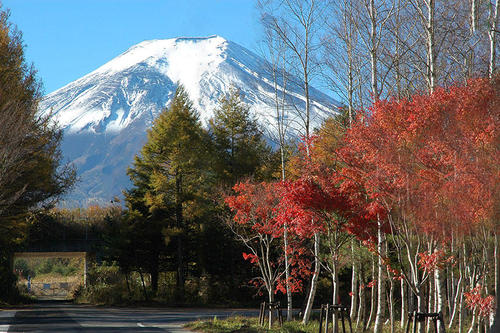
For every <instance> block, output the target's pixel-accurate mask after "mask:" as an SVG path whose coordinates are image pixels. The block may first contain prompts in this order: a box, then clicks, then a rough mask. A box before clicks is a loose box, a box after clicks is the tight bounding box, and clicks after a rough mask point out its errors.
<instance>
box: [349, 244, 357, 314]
mask: <svg viewBox="0 0 500 333" xmlns="http://www.w3.org/2000/svg"><path fill="white" fill-rule="evenodd" d="M351 255H352V276H351V312H350V314H349V316H350V317H351V320H352V319H354V317H356V310H357V307H358V302H357V300H358V272H357V263H356V258H355V256H354V240H352V241H351Z"/></svg>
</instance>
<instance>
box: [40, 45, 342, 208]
mask: <svg viewBox="0 0 500 333" xmlns="http://www.w3.org/2000/svg"><path fill="white" fill-rule="evenodd" d="M265 66H266V63H265V61H264V60H263V59H262V58H260V57H259V56H257V55H255V54H254V53H252V52H251V51H249V50H248V49H246V48H244V47H242V46H240V45H238V44H236V43H233V42H231V41H228V40H225V39H224V38H222V37H219V36H211V37H206V38H174V39H165V40H151V41H144V42H142V43H139V44H137V45H135V46H132V47H131V48H130V49H128V50H127V51H126V52H124V53H123V54H121V55H119V56H118V57H116V58H114V59H113V60H111V61H109V62H108V63H106V64H104V65H103V66H101V67H99V68H98V69H96V70H95V71H93V72H91V73H89V74H87V75H85V76H84V77H82V78H80V79H78V80H76V81H74V82H72V83H69V84H68V85H66V86H64V87H62V88H60V89H58V90H56V91H55V92H53V93H51V94H49V95H47V96H45V97H44V99H43V100H42V102H41V103H40V110H41V111H42V112H52V113H53V115H54V117H55V119H56V120H57V121H58V122H59V124H60V126H62V128H63V129H64V132H65V136H64V140H63V144H62V150H63V154H64V156H65V158H66V159H68V160H69V161H72V162H73V163H74V164H75V165H76V166H77V168H78V174H79V177H80V182H79V183H78V184H77V186H76V188H75V190H74V191H73V192H72V193H71V194H70V195H68V197H67V198H66V202H67V204H69V205H83V206H85V205H87V204H89V203H92V202H94V201H97V202H101V203H102V202H109V200H111V198H113V196H115V195H120V194H121V191H122V190H123V189H124V188H127V187H128V186H130V183H129V181H128V177H127V175H126V169H127V167H128V166H130V165H131V163H132V161H133V157H134V155H135V154H136V153H137V152H138V151H139V150H140V148H141V147H142V145H143V144H144V143H145V140H146V131H147V129H148V128H150V127H151V124H152V122H153V120H154V119H155V118H156V116H157V115H158V114H159V113H160V112H161V111H162V110H163V109H164V108H165V107H166V106H168V103H169V101H170V99H171V97H172V96H173V93H174V91H175V87H176V85H177V83H178V82H179V83H181V84H183V85H184V87H185V88H186V90H187V92H188V93H189V95H190V97H191V99H192V100H193V104H194V106H195V108H196V109H197V110H198V111H199V113H200V119H201V121H202V122H203V123H204V124H206V123H207V121H208V119H210V118H211V117H212V115H213V110H214V109H215V108H216V107H217V101H218V100H219V98H220V97H221V96H222V95H223V94H225V93H227V92H228V91H229V89H230V87H231V86H234V87H237V88H238V89H240V91H241V92H242V94H243V96H244V98H245V101H246V102H247V103H248V104H249V105H250V106H251V110H252V112H254V114H255V115H256V117H257V119H258V121H259V122H260V123H261V125H262V127H263V129H264V132H265V133H268V132H272V131H273V130H272V123H273V105H274V102H273V98H272V96H273V86H272V80H271V78H270V76H269V75H268V74H266V72H265V70H264V68H265ZM287 90H288V99H289V102H290V104H292V103H293V105H296V106H298V107H299V108H301V107H302V108H303V107H304V97H303V93H302V91H301V88H300V85H298V84H297V85H292V84H288V86H287ZM311 96H312V99H313V101H314V102H313V108H312V112H311V116H312V121H311V122H312V125H313V127H314V126H317V125H319V123H320V121H321V119H324V118H325V117H327V116H328V115H329V114H331V112H332V110H334V109H335V105H338V104H337V103H336V102H335V101H334V100H332V99H331V98H329V97H328V96H327V95H325V94H323V93H321V92H319V91H318V90H315V89H312V91H311ZM291 118H292V116H291ZM291 120H292V123H298V122H295V121H293V119H291ZM297 131H300V130H299V129H298V130H297Z"/></svg>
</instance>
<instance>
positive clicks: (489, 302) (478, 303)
mask: <svg viewBox="0 0 500 333" xmlns="http://www.w3.org/2000/svg"><path fill="white" fill-rule="evenodd" d="M481 289H482V287H481V286H480V285H478V286H477V287H476V288H473V289H471V290H470V291H469V292H464V296H465V303H466V304H467V307H468V308H469V309H471V310H472V311H477V313H478V315H479V316H481V317H485V318H486V317H488V316H489V315H490V314H491V313H492V312H493V311H494V309H495V304H494V301H495V299H494V297H493V296H491V295H489V296H485V297H483V296H481Z"/></svg>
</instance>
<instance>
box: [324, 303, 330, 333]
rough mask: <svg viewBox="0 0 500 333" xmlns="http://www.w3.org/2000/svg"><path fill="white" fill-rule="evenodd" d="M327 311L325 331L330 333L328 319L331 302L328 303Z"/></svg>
mask: <svg viewBox="0 0 500 333" xmlns="http://www.w3.org/2000/svg"><path fill="white" fill-rule="evenodd" d="M325 309H326V311H325V333H328V320H329V319H330V316H329V310H330V304H328V303H326V308H325Z"/></svg>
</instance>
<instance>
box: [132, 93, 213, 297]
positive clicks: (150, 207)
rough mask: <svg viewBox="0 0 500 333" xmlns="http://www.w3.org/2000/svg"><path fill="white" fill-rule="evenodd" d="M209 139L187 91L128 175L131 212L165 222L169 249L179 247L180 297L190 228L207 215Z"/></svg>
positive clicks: (153, 131)
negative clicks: (130, 185)
mask: <svg viewBox="0 0 500 333" xmlns="http://www.w3.org/2000/svg"><path fill="white" fill-rule="evenodd" d="M210 156H211V154H210V138H209V136H208V134H207V132H206V131H205V130H204V129H203V128H202V126H201V124H200V122H199V119H198V114H197V112H196V111H195V110H194V109H193V106H192V103H191V101H190V100H189V97H188V95H187V93H186V91H185V90H184V88H183V87H182V86H179V87H178V88H177V90H176V92H175V96H174V98H173V100H172V102H171V104H170V106H169V108H168V110H165V111H164V112H163V113H162V114H160V116H159V117H158V118H157V119H156V120H155V122H154V124H153V127H152V129H151V130H150V131H149V132H148V140H147V143H146V144H145V145H144V147H143V148H142V150H141V152H140V155H138V156H136V158H135V162H134V166H133V167H132V168H130V169H129V170H128V174H129V176H130V179H131V180H132V183H133V184H134V188H133V189H132V190H130V191H128V193H127V194H126V201H127V203H128V205H129V209H132V210H137V211H139V212H140V213H141V214H142V215H143V216H148V217H149V218H150V219H151V220H155V221H158V220H160V221H163V236H164V239H165V241H166V243H167V245H168V246H171V247H172V245H173V244H175V246H173V247H175V250H174V253H173V256H174V257H175V258H176V264H177V287H178V292H179V296H180V297H183V294H184V278H185V274H186V272H185V267H186V261H185V259H186V258H185V257H186V251H187V249H186V246H185V244H186V242H187V241H188V240H187V237H188V232H189V230H190V224H192V223H194V222H195V221H196V220H197V218H199V217H200V216H202V215H203V214H204V207H205V201H206V199H205V198H206V193H207V189H208V187H209V184H210V182H211V178H212V177H211V172H210V169H211V168H210Z"/></svg>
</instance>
